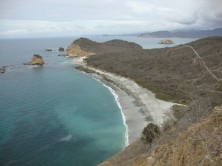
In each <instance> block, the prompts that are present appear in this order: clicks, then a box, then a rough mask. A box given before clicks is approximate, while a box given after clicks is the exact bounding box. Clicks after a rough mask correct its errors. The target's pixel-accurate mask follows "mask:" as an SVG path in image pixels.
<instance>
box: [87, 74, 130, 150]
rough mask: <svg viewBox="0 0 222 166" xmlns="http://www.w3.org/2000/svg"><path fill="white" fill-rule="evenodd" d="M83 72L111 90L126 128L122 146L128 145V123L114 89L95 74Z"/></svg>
mask: <svg viewBox="0 0 222 166" xmlns="http://www.w3.org/2000/svg"><path fill="white" fill-rule="evenodd" d="M84 73H85V72H84ZM85 74H87V75H89V76H91V77H92V78H93V79H95V80H96V81H98V82H99V83H101V84H102V85H103V86H104V87H106V88H107V89H108V90H109V91H110V92H111V94H112V95H113V96H114V99H115V101H116V103H117V106H118V107H119V109H120V113H121V115H122V120H123V125H124V127H125V129H126V131H125V146H124V147H126V146H128V145H129V135H128V125H127V123H126V117H125V115H124V113H123V109H122V107H121V105H120V102H119V97H118V95H117V94H116V93H115V91H114V90H113V89H112V88H111V87H109V86H107V85H106V84H105V83H103V82H102V81H101V80H100V79H98V78H96V77H95V76H93V75H91V74H88V73H85ZM97 77H99V78H100V77H101V76H99V75H97Z"/></svg>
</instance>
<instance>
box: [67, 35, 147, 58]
mask: <svg viewBox="0 0 222 166" xmlns="http://www.w3.org/2000/svg"><path fill="white" fill-rule="evenodd" d="M142 49H143V48H142V47H141V46H140V45H138V44H136V43H132V42H127V41H122V40H116V39H115V40H110V41H107V42H104V43H97V42H95V41H91V40H89V39H86V38H79V39H77V40H75V41H74V42H72V43H71V44H70V45H69V46H68V48H67V49H66V52H65V56H77V57H78V56H91V55H95V54H104V53H114V52H115V53H117V52H130V51H133V52H134V51H138V50H142Z"/></svg>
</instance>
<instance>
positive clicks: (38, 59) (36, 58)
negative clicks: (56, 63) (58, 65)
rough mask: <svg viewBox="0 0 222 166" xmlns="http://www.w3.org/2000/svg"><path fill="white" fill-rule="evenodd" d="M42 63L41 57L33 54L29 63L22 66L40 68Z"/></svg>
mask: <svg viewBox="0 0 222 166" xmlns="http://www.w3.org/2000/svg"><path fill="white" fill-rule="evenodd" d="M44 63H45V62H44V61H43V58H42V56H40V55H37V54H34V55H33V56H32V60H31V62H28V63H24V64H25V65H40V66H42V65H44Z"/></svg>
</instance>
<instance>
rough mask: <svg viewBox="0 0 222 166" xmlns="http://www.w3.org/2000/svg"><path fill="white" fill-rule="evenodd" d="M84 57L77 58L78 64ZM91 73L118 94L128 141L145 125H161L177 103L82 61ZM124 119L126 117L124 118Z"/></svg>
mask: <svg viewBox="0 0 222 166" xmlns="http://www.w3.org/2000/svg"><path fill="white" fill-rule="evenodd" d="M83 59H84V58H83V57H81V58H75V59H74V60H73V62H74V63H75V64H76V62H78V64H79V63H80V62H81V60H83ZM82 65H83V67H84V68H85V69H87V70H89V71H90V73H91V75H92V76H93V77H94V78H96V79H99V80H100V81H101V82H103V83H104V84H106V85H107V86H109V87H111V88H112V89H113V90H114V92H115V94H116V95H117V96H118V100H119V103H120V105H121V108H122V111H123V114H124V116H125V120H126V124H127V126H128V127H127V128H128V142H127V143H129V144H131V143H132V142H134V141H136V140H138V139H140V137H141V133H142V131H143V129H144V127H145V126H146V125H147V124H148V123H150V122H153V123H155V124H158V125H160V126H161V124H162V123H163V120H164V118H165V116H166V114H167V113H169V112H170V110H171V107H172V106H173V105H175V104H176V103H172V102H166V101H163V100H159V99H157V98H156V97H155V94H154V93H152V92H151V91H149V90H147V89H145V88H143V87H141V86H139V85H138V84H137V83H136V82H134V81H133V80H131V79H129V78H125V77H122V76H119V75H116V74H113V73H109V72H106V71H102V70H99V69H95V68H93V67H90V66H87V65H85V64H84V63H82ZM123 120H124V119H123Z"/></svg>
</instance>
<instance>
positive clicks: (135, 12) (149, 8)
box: [0, 0, 222, 36]
mask: <svg viewBox="0 0 222 166" xmlns="http://www.w3.org/2000/svg"><path fill="white" fill-rule="evenodd" d="M221 18H222V2H221V0H195V1H193V0H186V1H178V0H165V1H162V0H149V1H148V0H121V1H119V0H94V1H86V0H81V1H77V0H38V1H36V0H19V1H15V0H7V1H6V0H2V2H1V4H0V25H1V26H0V35H1V36H4V35H5V36H6V35H9V34H11V35H15V34H16V33H18V34H21V35H22V34H23V35H31V34H36V35H39V34H44V33H45V34H48V33H49V32H50V33H54V34H55V35H60V34H61V35H62V34H67V35H68V34H99V33H101V34H102V33H106V34H107V33H111V34H114V33H126V32H127V33H134V32H138V31H140V32H145V31H155V30H166V29H167V30H174V29H191V28H192V29H209V28H217V27H222V19H221ZM80 27H81V28H80Z"/></svg>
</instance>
